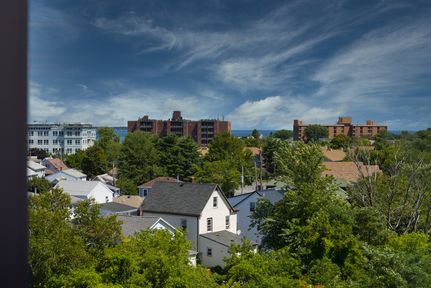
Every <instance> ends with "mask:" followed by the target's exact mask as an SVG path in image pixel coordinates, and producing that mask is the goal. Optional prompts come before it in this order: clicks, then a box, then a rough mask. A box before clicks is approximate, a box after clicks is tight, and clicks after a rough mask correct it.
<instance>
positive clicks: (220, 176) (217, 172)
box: [195, 160, 241, 197]
mask: <svg viewBox="0 0 431 288" xmlns="http://www.w3.org/2000/svg"><path fill="white" fill-rule="evenodd" d="M195 180H196V181H197V182H199V183H216V184H218V185H220V188H221V189H222V191H223V192H224V194H225V195H226V197H231V196H233V194H234V191H235V189H236V188H237V187H238V186H239V185H240V181H241V173H240V172H239V171H238V169H237V168H236V167H235V163H232V162H231V161H229V160H218V161H212V162H204V163H203V167H202V168H201V169H199V171H198V172H197V173H196V174H195Z"/></svg>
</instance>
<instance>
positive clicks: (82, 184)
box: [55, 180, 108, 196]
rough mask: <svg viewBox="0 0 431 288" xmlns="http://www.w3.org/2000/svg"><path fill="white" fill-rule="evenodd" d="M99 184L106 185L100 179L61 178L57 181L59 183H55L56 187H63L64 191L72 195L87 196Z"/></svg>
mask: <svg viewBox="0 0 431 288" xmlns="http://www.w3.org/2000/svg"><path fill="white" fill-rule="evenodd" d="M97 185H104V184H103V183H101V182H99V181H68V180H60V181H59V182H58V183H57V185H55V187H57V188H61V189H63V191H64V192H66V193H68V194H70V195H74V196H87V195H88V194H89V193H90V192H91V191H92V190H93V189H94V188H95V187H96V186H97ZM104 186H105V185H104ZM106 189H108V188H106Z"/></svg>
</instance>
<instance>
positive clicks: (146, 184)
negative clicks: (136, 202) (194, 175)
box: [138, 177, 183, 188]
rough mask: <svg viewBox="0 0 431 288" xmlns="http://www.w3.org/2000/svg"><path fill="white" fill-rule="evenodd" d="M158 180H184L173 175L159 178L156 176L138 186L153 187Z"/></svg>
mask: <svg viewBox="0 0 431 288" xmlns="http://www.w3.org/2000/svg"><path fill="white" fill-rule="evenodd" d="M156 182H183V181H180V180H178V179H177V178H173V177H157V178H154V179H153V180H150V181H148V182H145V183H144V184H141V185H139V186H138V188H153V186H154V184H156Z"/></svg>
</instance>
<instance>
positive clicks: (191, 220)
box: [143, 211, 198, 249]
mask: <svg viewBox="0 0 431 288" xmlns="http://www.w3.org/2000/svg"><path fill="white" fill-rule="evenodd" d="M143 216H155V217H161V218H163V219H164V220H166V222H168V223H169V224H171V225H172V226H174V227H175V228H176V229H181V219H186V220H187V238H188V239H189V240H190V241H191V242H192V247H193V249H197V243H198V218H197V217H193V216H182V215H177V214H175V215H174V214H165V213H155V212H145V211H144V212H143Z"/></svg>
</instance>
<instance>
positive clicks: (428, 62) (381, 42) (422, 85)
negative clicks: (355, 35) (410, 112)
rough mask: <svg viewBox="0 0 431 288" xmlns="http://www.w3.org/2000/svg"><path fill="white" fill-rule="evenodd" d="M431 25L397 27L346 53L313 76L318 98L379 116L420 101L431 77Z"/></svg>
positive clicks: (366, 37)
mask: <svg viewBox="0 0 431 288" xmlns="http://www.w3.org/2000/svg"><path fill="white" fill-rule="evenodd" d="M430 20H431V19H430V18H427V19H418V20H417V21H414V22H410V23H397V24H392V25H389V26H386V27H384V28H381V29H378V30H374V31H372V32H370V33H367V34H366V35H364V36H363V37H361V38H360V39H358V40H357V41H355V42H354V43H352V44H351V45H350V46H349V47H346V48H344V49H342V50H341V51H339V53H337V54H335V56H334V57H332V58H331V59H329V60H328V61H326V63H324V65H322V66H321V67H320V68H319V69H317V71H316V73H315V74H314V75H313V77H312V80H314V81H316V82H318V83H319V85H320V88H319V89H318V90H317V92H316V93H315V96H316V97H317V98H324V99H326V100H327V101H331V102H332V103H334V104H337V103H341V104H346V105H347V104H348V105H349V106H350V107H351V109H352V110H363V109H364V107H366V108H367V109H368V110H370V111H371V110H374V111H377V112H385V111H387V110H388V109H393V108H394V105H395V106H396V105H400V103H406V101H409V100H408V98H409V97H414V96H415V95H416V96H419V95H420V94H421V90H422V91H423V89H428V88H429V84H427V80H426V79H430V77H431V68H430V67H431V54H430V53H429V51H431V28H430V26H429V23H430ZM422 93H423V92H422ZM423 96H425V95H423ZM413 99H414V98H413ZM413 99H412V100H413ZM422 99H423V98H422ZM416 100H417V99H415V100H414V101H416ZM409 104H412V103H409Z"/></svg>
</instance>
